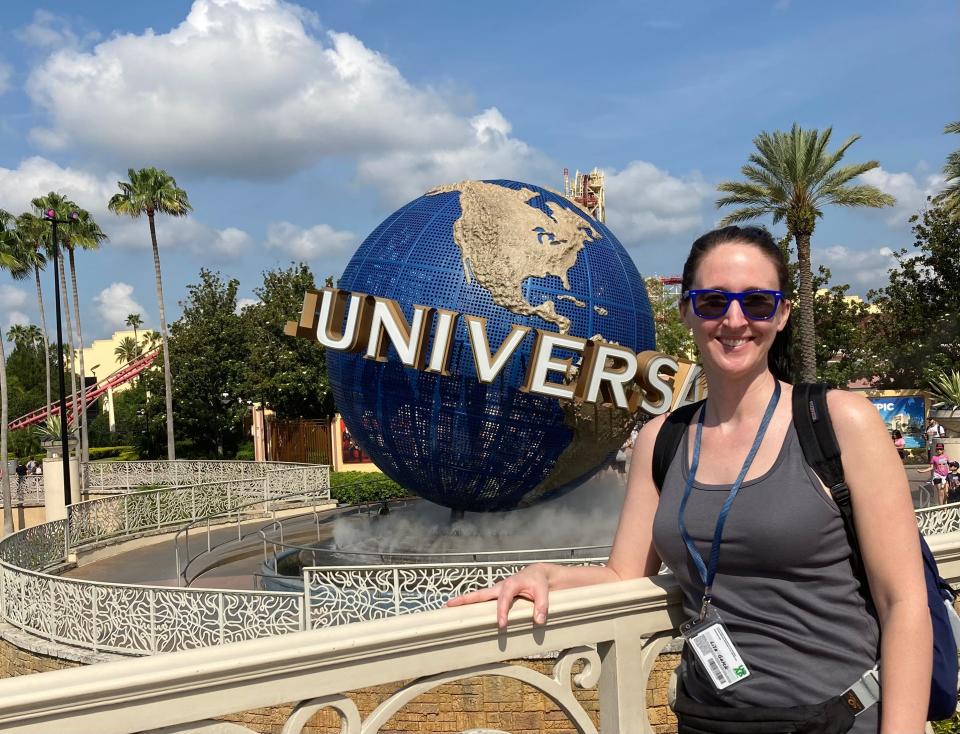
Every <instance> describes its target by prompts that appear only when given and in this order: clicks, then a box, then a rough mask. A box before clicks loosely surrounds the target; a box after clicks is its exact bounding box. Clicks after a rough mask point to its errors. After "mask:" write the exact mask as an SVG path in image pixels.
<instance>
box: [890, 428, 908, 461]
mask: <svg viewBox="0 0 960 734" xmlns="http://www.w3.org/2000/svg"><path fill="white" fill-rule="evenodd" d="M893 445H894V446H896V447H897V453H898V454H900V460H901V461H903V460H904V459H906V458H907V450H906V448H905V447H906V445H907V442H906V441H905V440H904V438H903V433H901V431H900V429H899V428H895V429H894V430H893Z"/></svg>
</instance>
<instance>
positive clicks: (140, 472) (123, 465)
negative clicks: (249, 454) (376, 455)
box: [83, 459, 329, 494]
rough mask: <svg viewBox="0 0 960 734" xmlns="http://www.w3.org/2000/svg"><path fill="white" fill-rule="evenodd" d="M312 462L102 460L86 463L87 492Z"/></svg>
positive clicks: (259, 473) (242, 475)
mask: <svg viewBox="0 0 960 734" xmlns="http://www.w3.org/2000/svg"><path fill="white" fill-rule="evenodd" d="M311 466H312V467H314V468H316V469H326V470H327V471H329V467H320V466H316V465H312V464H285V463H282V462H275V461H271V462H263V461H259V462H258V461H209V460H206V459H204V460H199V461H194V460H190V459H186V460H184V459H178V460H176V461H99V462H91V463H88V464H84V465H83V473H84V475H83V478H84V487H85V488H86V491H87V492H93V493H95V494H96V493H102V492H108V491H111V490H113V491H116V490H125V491H129V490H131V489H133V488H135V487H142V486H172V487H176V486H186V485H190V484H208V483H210V482H221V481H226V480H239V479H259V478H261V477H263V476H265V475H267V474H272V473H276V472H284V471H286V470H287V469H291V468H295V467H311Z"/></svg>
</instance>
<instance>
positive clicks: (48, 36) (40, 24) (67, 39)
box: [16, 9, 98, 48]
mask: <svg viewBox="0 0 960 734" xmlns="http://www.w3.org/2000/svg"><path fill="white" fill-rule="evenodd" d="M16 35H17V38H18V39H20V40H21V41H23V42H24V43H26V44H27V45H29V46H34V47H36V48H76V47H78V46H80V45H81V43H83V42H89V41H92V40H94V39H96V38H97V37H98V34H96V33H90V34H87V35H85V36H84V38H83V39H81V38H80V36H78V35H77V34H76V33H75V32H74V31H73V28H72V22H71V21H70V20H69V19H67V18H64V17H61V16H59V15H56V14H55V13H51V12H50V11H49V10H43V9H38V10H35V11H34V12H33V20H31V21H30V24H29V25H26V26H24V27H23V28H21V29H20V30H18V31H17V33H16Z"/></svg>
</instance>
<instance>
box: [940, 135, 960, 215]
mask: <svg viewBox="0 0 960 734" xmlns="http://www.w3.org/2000/svg"><path fill="white" fill-rule="evenodd" d="M943 131H944V132H945V133H948V134H951V133H952V134H955V135H960V120H958V121H957V122H951V123H949V124H948V125H946V126H945V127H944V128H943ZM943 175H944V176H945V177H946V183H947V188H945V189H944V190H943V191H941V192H940V193H939V194H937V195H936V196H935V197H934V199H933V201H934V203H935V204H939V205H940V206H942V207H943V208H944V210H946V212H947V214H948V215H949V216H950V218H951V219H960V148H958V149H957V150H955V151H953V152H952V153H951V154H950V155H948V156H947V162H946V163H945V164H944V165H943Z"/></svg>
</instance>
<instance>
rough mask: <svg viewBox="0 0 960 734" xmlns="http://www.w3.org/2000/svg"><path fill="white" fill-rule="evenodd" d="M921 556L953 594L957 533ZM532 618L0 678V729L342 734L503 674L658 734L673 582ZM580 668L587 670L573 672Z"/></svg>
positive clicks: (370, 628)
mask: <svg viewBox="0 0 960 734" xmlns="http://www.w3.org/2000/svg"><path fill="white" fill-rule="evenodd" d="M930 545H931V547H932V549H933V551H934V554H935V555H936V557H937V560H938V563H939V566H940V571H941V573H942V574H943V575H944V577H945V578H946V579H947V580H948V581H950V582H951V583H954V584H956V583H957V581H958V580H960V533H947V534H942V535H936V536H933V537H931V538H930ZM530 617H531V608H530V604H529V603H528V602H526V601H522V600H521V601H518V602H517V603H516V605H515V607H514V609H513V611H512V612H511V614H510V626H509V628H508V629H507V631H501V630H498V629H497V627H496V625H495V622H494V620H495V611H494V604H493V603H492V602H490V603H487V604H477V605H473V606H470V607H461V608H457V609H440V610H436V611H432V612H425V613H423V614H419V615H416V616H413V617H398V618H391V619H383V620H377V621H371V622H363V623H359V624H355V625H350V626H349V627H332V628H328V629H323V630H315V631H312V632H306V633H303V634H297V635H287V636H285V637H281V638H277V639H271V640H250V641H245V642H237V643H234V644H228V645H223V646H221V647H211V648H206V649H202V650H189V651H183V652H177V653H173V654H170V655H163V656H156V657H151V658H146V659H140V660H126V661H119V662H111V663H103V664H99V665H96V666H92V667H88V668H76V669H72V670H61V671H56V672H53V673H44V674H43V677H42V678H40V679H38V678H35V677H34V676H23V677H19V678H12V679H7V680H3V681H0V728H2V729H3V731H6V732H15V733H18V734H26V733H27V732H30V733H31V734H48V733H49V734H59V732H63V731H97V732H104V734H133V732H141V731H144V726H145V722H149V726H152V727H157V728H159V727H174V726H176V727H179V728H178V729H177V731H180V732H186V731H196V732H200V731H202V727H204V726H207V725H209V726H210V727H211V729H208V731H212V730H213V729H212V727H213V726H214V725H215V724H217V723H218V722H214V721H212V719H213V718H214V717H221V716H228V715H231V714H235V713H237V712H241V711H246V710H250V709H255V708H259V707H264V706H279V705H282V704H288V703H293V704H294V707H293V711H292V712H291V713H290V714H289V715H288V716H287V718H286V722H285V726H284V734H299V733H300V732H302V731H303V728H304V725H305V724H306V722H307V721H308V720H309V719H310V718H311V717H312V716H313V715H314V714H315V713H316V712H317V711H320V710H322V709H329V710H332V711H334V712H335V714H336V716H337V717H338V718H339V720H340V722H341V726H342V728H341V731H342V732H343V733H344V734H361V732H362V734H377V733H378V732H380V731H381V730H382V729H383V727H384V725H385V724H386V722H387V720H388V719H390V718H391V717H392V716H393V715H394V714H395V713H396V712H397V711H399V710H400V709H401V708H402V707H403V706H404V705H405V704H407V703H408V702H410V701H411V700H412V699H413V698H415V697H416V696H417V695H419V694H421V693H424V692H427V691H430V690H432V689H435V688H437V687H438V686H441V685H444V684H446V683H450V682H454V681H459V680H463V679H466V678H472V677H475V676H503V677H508V678H514V679H519V680H522V681H524V682H525V683H527V684H529V685H530V686H531V687H532V688H534V689H535V690H538V691H540V692H542V693H543V694H545V695H546V696H548V697H550V698H552V699H553V700H554V701H555V702H556V703H557V705H558V706H559V708H560V710H561V711H562V712H563V713H564V714H565V715H566V716H567V717H568V718H569V720H570V722H571V727H570V728H573V729H575V730H576V731H578V732H581V734H597V727H596V726H595V725H594V723H593V721H592V719H591V717H590V715H589V714H588V712H587V711H586V710H585V709H584V707H583V705H581V703H580V702H579V701H578V700H577V698H576V697H575V695H574V692H575V689H576V688H577V687H582V688H591V687H594V686H596V687H597V688H598V697H599V708H600V721H601V722H602V726H603V733H604V734H637V733H639V734H650V732H653V731H654V728H653V726H652V724H651V721H650V719H649V716H648V712H647V709H646V705H645V696H644V692H645V691H646V690H647V687H648V680H649V677H650V672H651V670H652V669H653V664H654V661H655V660H656V657H657V655H658V654H659V653H660V651H661V650H663V648H664V647H665V646H666V644H667V643H668V642H669V641H670V640H671V639H672V637H673V635H674V629H675V626H676V625H677V624H678V623H679V622H680V621H682V620H681V618H680V617H681V615H680V610H679V598H678V593H677V590H676V588H675V586H674V584H673V580H672V577H670V576H669V575H665V576H659V577H657V578H655V579H638V580H635V581H625V582H620V583H616V584H605V585H601V586H593V587H585V588H579V589H567V590H564V591H559V592H555V593H553V594H552V595H551V597H550V616H549V619H548V621H547V623H546V624H545V625H533V624H531V621H530ZM556 650H560V651H563V652H561V654H560V656H559V658H558V660H557V663H556V665H555V666H554V669H553V675H543V674H541V673H538V672H536V671H534V670H531V669H528V668H525V667H521V666H518V665H512V664H509V663H507V662H506V661H510V660H517V659H520V658H524V657H531V656H537V655H543V654H545V653H548V652H550V651H556ZM577 662H583V663H585V668H584V669H583V670H582V672H580V673H579V674H574V673H573V670H574V664H575V663H577ZM397 682H400V683H401V685H400V687H399V689H398V690H396V692H394V693H392V694H389V695H386V696H385V700H383V701H382V702H380V703H379V705H377V706H376V708H374V709H373V710H372V712H370V713H368V714H367V715H366V716H363V715H362V714H361V711H360V708H359V707H358V705H357V702H356V701H355V700H354V699H352V698H350V697H349V696H347V695H346V693H347V692H349V691H356V690H358V689H362V688H369V687H372V686H381V685H386V684H394V683H397ZM223 726H224V727H226V726H233V727H235V728H232V729H227V728H224V729H221V731H228V730H229V731H236V732H244V731H248V732H249V731H252V730H251V729H246V728H244V727H241V726H239V725H236V724H234V725H223ZM461 730H462V725H461Z"/></svg>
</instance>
